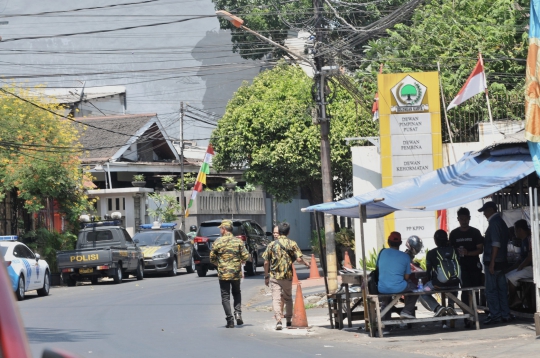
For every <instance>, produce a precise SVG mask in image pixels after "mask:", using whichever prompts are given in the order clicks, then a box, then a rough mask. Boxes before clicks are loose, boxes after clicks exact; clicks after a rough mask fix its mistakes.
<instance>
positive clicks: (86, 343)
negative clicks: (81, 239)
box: [19, 270, 417, 358]
mask: <svg viewBox="0 0 540 358" xmlns="http://www.w3.org/2000/svg"><path fill="white" fill-rule="evenodd" d="M262 285H263V277H262V276H261V275H259V276H256V277H253V278H249V279H246V280H245V281H244V283H243V286H242V292H243V299H244V302H247V300H248V299H249V298H250V296H252V295H255V294H256V293H257V292H258V291H260V288H261V287H263V286H262ZM19 308H20V311H21V315H22V317H23V321H24V325H25V327H26V332H27V334H28V338H29V341H30V346H31V349H32V352H33V354H34V357H40V356H41V352H42V351H43V349H44V348H46V347H55V348H61V349H65V350H68V351H70V352H72V353H75V354H78V355H80V356H81V357H235V358H241V357H249V358H255V357H256V358H259V357H260V358H264V357H272V358H275V357H319V356H320V357H325V356H326V357H330V356H332V357H339V356H340V355H342V356H343V357H346V356H351V355H353V354H354V355H358V354H361V355H362V356H363V357H380V356H381V353H382V354H383V355H384V356H385V357H393V356H395V357H398V356H399V357H401V358H404V357H406V356H407V354H403V352H401V353H400V352H391V351H384V352H381V350H378V349H374V348H369V347H359V346H358V345H354V344H348V343H346V342H342V343H340V344H338V345H336V344H328V342H325V340H324V337H321V336H319V337H313V336H295V335H288V334H280V333H279V332H275V331H273V330H272V329H271V327H272V317H271V313H269V312H251V311H245V312H244V314H243V316H244V321H245V325H244V326H242V327H241V328H235V329H226V328H225V317H224V313H223V308H222V306H221V301H220V296H219V287H218V283H217V277H216V275H215V274H209V276H208V277H205V278H200V277H197V274H187V273H185V272H184V270H181V272H180V274H179V275H178V276H176V277H160V276H157V277H146V278H145V279H144V280H142V281H137V280H136V279H128V280H124V282H123V283H122V284H119V285H115V284H114V283H113V282H112V281H110V282H100V283H98V284H97V285H90V284H86V285H83V286H77V287H69V288H68V287H58V288H52V289H51V294H50V296H48V297H38V296H37V294H35V293H29V294H28V296H27V299H26V300H25V301H22V302H19ZM323 332H324V329H323ZM325 346H326V347H325ZM411 356H412V355H411ZM415 356H417V355H415Z"/></svg>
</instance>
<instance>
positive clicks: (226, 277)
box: [210, 220, 249, 328]
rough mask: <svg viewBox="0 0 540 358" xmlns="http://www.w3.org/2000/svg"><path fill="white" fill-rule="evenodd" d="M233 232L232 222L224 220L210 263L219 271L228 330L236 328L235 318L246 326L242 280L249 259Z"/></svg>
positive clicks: (241, 243) (213, 247) (238, 322)
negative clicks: (244, 267)
mask: <svg viewBox="0 0 540 358" xmlns="http://www.w3.org/2000/svg"><path fill="white" fill-rule="evenodd" d="M232 231H233V227H232V221H230V220H223V221H222V222H221V225H219V232H220V233H221V237H219V238H218V239H217V240H216V241H215V242H214V244H213V245H212V251H211V252H210V262H211V263H213V264H214V265H215V266H216V267H217V271H218V277H219V288H220V290H221V303H222V304H223V309H224V310H225V319H226V320H227V326H226V327H227V328H234V318H236V323H237V324H238V325H242V324H244V322H243V320H242V296H241V293H240V279H241V278H242V264H243V263H245V262H246V261H247V259H248V258H249V252H248V251H247V249H246V245H245V244H244V242H243V241H242V240H240V239H239V238H236V237H234V236H233V235H232ZM231 290H232V295H233V300H234V317H233V315H232V313H231V303H230V302H231Z"/></svg>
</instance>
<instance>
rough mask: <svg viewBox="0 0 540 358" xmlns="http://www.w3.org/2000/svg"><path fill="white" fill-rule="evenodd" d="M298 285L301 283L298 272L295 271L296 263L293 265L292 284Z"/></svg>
mask: <svg viewBox="0 0 540 358" xmlns="http://www.w3.org/2000/svg"><path fill="white" fill-rule="evenodd" d="M297 283H300V281H298V276H297V275H296V270H295V269H294V262H293V263H292V284H293V285H296V284H297Z"/></svg>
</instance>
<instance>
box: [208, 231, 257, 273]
mask: <svg viewBox="0 0 540 358" xmlns="http://www.w3.org/2000/svg"><path fill="white" fill-rule="evenodd" d="M248 258H249V252H248V251H247V249H246V245H245V244H244V242H243V241H242V240H240V239H239V238H236V237H234V236H232V234H231V233H227V234H225V236H222V237H220V238H218V239H217V240H216V241H215V242H214V244H213V245H212V251H211V252H210V262H211V263H213V264H214V265H216V267H217V270H218V277H219V279H220V280H240V279H241V278H242V262H246V261H247V259H248Z"/></svg>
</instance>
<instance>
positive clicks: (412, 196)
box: [302, 146, 534, 219]
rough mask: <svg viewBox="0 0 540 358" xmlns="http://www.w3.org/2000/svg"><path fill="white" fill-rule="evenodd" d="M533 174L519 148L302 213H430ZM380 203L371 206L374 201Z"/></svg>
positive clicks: (471, 156) (475, 157)
mask: <svg viewBox="0 0 540 358" xmlns="http://www.w3.org/2000/svg"><path fill="white" fill-rule="evenodd" d="M532 172H534V165H533V163H532V159H531V156H530V154H529V152H528V150H527V149H526V148H523V147H521V146H519V147H513V148H505V149H500V150H492V151H491V152H489V151H485V152H476V153H472V154H468V155H465V156H464V157H463V158H461V159H460V161H459V162H457V163H456V164H453V165H450V166H448V167H444V168H441V169H438V170H436V171H433V172H431V173H427V174H424V175H422V176H419V177H416V178H413V179H409V180H407V181H404V182H402V183H399V184H396V185H392V186H389V187H386V188H383V189H378V190H375V191H372V192H369V193H366V194H362V195H358V196H355V197H353V198H350V199H345V200H340V201H337V202H332V203H325V204H318V205H312V206H309V207H307V208H304V209H302V211H305V212H306V211H307V212H312V211H320V212H325V213H330V214H333V215H339V216H346V217H353V218H357V217H358V206H359V205H360V204H363V205H366V210H367V218H368V219H373V218H379V217H382V216H385V215H388V214H390V213H392V212H394V211H397V210H406V211H434V210H442V209H447V208H453V207H457V206H460V205H464V204H467V203H469V202H471V201H474V200H477V199H481V198H483V197H486V196H488V195H490V194H493V193H495V192H496V191H498V190H500V189H502V188H504V187H506V186H508V185H511V184H513V183H515V182H516V181H518V180H520V179H522V178H524V177H526V176H527V175H529V174H531V173H532ZM378 199H384V200H382V201H377V202H374V200H378Z"/></svg>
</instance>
